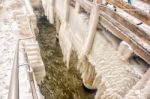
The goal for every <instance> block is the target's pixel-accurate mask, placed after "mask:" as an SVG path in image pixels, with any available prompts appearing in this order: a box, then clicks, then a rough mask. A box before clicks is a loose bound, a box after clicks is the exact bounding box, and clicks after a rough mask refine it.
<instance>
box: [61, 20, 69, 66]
mask: <svg viewBox="0 0 150 99" xmlns="http://www.w3.org/2000/svg"><path fill="white" fill-rule="evenodd" d="M66 27H67V23H66V22H65V21H64V23H62V24H61V26H60V31H59V43H60V46H61V49H62V53H63V56H64V57H63V59H64V62H65V63H66V66H67V68H69V62H70V57H71V52H72V43H71V40H70V39H69V35H68V33H67V32H68V31H66V30H67V29H66Z"/></svg>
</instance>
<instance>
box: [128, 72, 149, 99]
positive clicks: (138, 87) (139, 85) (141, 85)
mask: <svg viewBox="0 0 150 99" xmlns="http://www.w3.org/2000/svg"><path fill="white" fill-rule="evenodd" d="M149 77H150V69H148V70H147V72H146V73H145V74H144V75H143V77H142V78H141V80H139V81H138V82H137V84H136V85H135V86H134V87H133V88H132V89H131V90H130V91H129V92H128V94H127V95H126V96H125V99H132V98H130V97H133V96H134V94H135V91H136V90H141V89H143V88H144V86H145V84H146V82H147V81H148V79H149ZM133 99H135V98H133Z"/></svg>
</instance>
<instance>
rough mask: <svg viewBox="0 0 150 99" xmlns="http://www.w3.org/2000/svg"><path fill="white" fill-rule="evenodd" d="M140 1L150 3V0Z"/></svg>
mask: <svg viewBox="0 0 150 99" xmlns="http://www.w3.org/2000/svg"><path fill="white" fill-rule="evenodd" d="M141 1H143V2H145V3H148V4H150V0H141Z"/></svg>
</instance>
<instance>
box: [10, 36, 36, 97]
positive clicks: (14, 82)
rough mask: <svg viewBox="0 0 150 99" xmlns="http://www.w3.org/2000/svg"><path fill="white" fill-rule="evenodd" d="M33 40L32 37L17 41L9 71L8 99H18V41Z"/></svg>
mask: <svg viewBox="0 0 150 99" xmlns="http://www.w3.org/2000/svg"><path fill="white" fill-rule="evenodd" d="M33 38H35V37H34V36H32V37H27V38H23V39H19V40H18V41H17V45H16V51H15V56H14V61H13V67H12V71H11V80H10V87H9V93H8V99H19V69H18V66H19V61H18V59H19V44H20V41H22V40H27V39H33Z"/></svg>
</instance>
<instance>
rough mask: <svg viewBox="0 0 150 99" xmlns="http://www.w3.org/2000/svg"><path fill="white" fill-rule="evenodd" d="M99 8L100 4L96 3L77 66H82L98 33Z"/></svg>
mask: <svg viewBox="0 0 150 99" xmlns="http://www.w3.org/2000/svg"><path fill="white" fill-rule="evenodd" d="M98 8H99V6H98V5H97V4H96V5H94V6H93V8H92V10H91V14H90V21H89V30H88V37H87V39H86V41H85V45H84V46H83V48H82V51H81V54H80V56H79V62H78V65H77V68H79V67H80V65H81V63H82V61H83V60H84V58H85V56H86V55H88V54H89V52H90V50H91V48H92V45H93V41H94V37H95V34H96V29H97V25H98V20H99V14H98V11H99V10H98Z"/></svg>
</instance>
